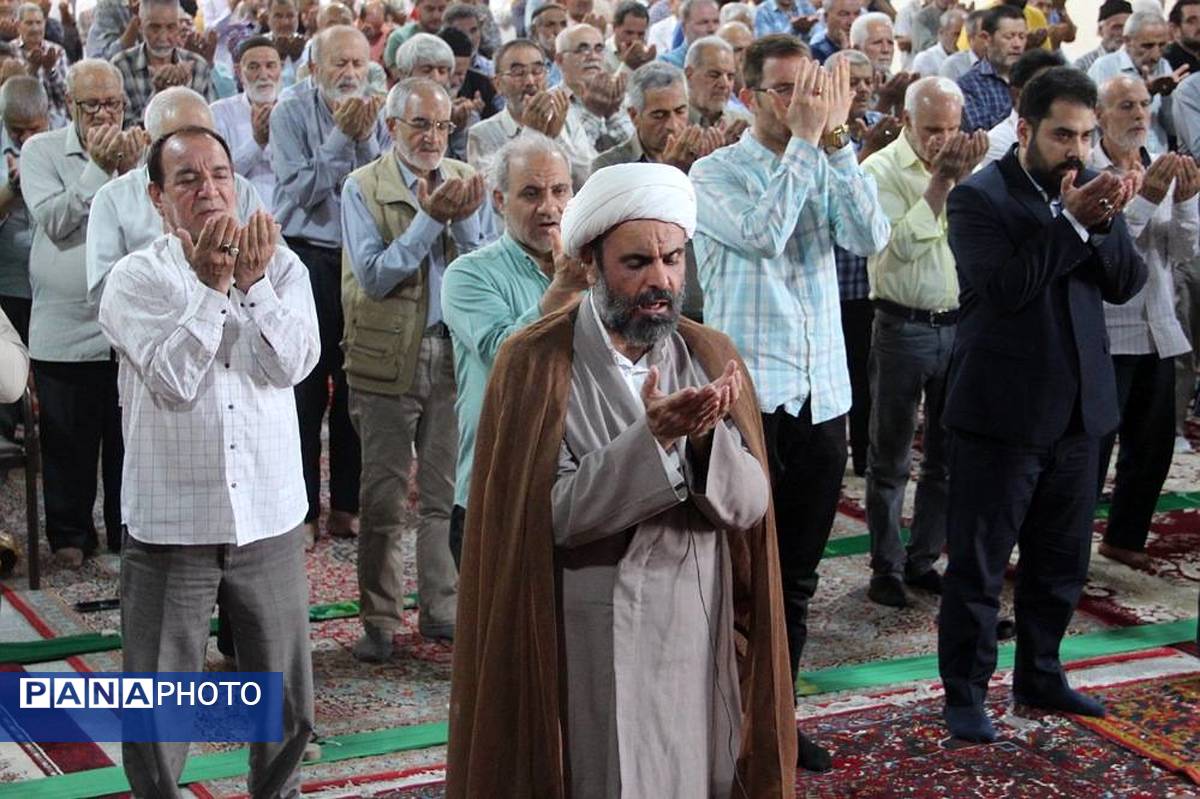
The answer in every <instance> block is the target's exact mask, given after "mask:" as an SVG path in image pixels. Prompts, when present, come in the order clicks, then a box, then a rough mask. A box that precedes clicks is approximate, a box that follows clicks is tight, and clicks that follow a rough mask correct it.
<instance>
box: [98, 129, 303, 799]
mask: <svg viewBox="0 0 1200 799" xmlns="http://www.w3.org/2000/svg"><path fill="white" fill-rule="evenodd" d="M148 171H149V175H150V186H149V191H150V198H151V200H152V201H153V202H154V205H155V207H156V208H157V210H158V211H159V213H160V214H161V215H162V218H163V220H164V227H165V228H166V229H167V230H169V231H171V232H169V233H166V234H164V235H163V236H161V237H159V238H158V239H156V240H155V241H154V242H152V243H151V244H150V245H148V246H147V247H146V248H144V249H142V250H138V251H137V252H134V253H132V254H130V255H127V256H126V257H124V258H122V259H121V260H120V261H118V262H117V264H116V266H114V267H113V270H112V272H111V273H110V274H109V277H108V280H107V283H106V285H105V289H104V294H103V297H102V298H101V301H100V326H101V328H102V329H103V331H104V334H105V335H106V336H107V337H108V339H109V341H111V343H112V346H113V347H114V348H115V349H116V350H117V351H118V353H119V354H120V362H121V366H120V369H121V380H120V385H121V390H122V396H121V402H122V407H123V412H124V418H123V432H124V435H125V442H126V458H125V472H124V477H125V480H126V481H127V482H126V486H127V489H126V491H125V492H124V496H123V500H124V501H123V504H122V509H121V510H122V518H123V520H124V522H125V525H126V528H127V529H126V535H125V541H124V549H123V557H122V563H121V634H122V637H123V640H124V642H125V649H124V657H125V661H124V666H125V669H126V670H127V671H147V672H149V671H201V670H203V668H204V653H205V649H206V646H207V641H208V629H209V619H210V617H211V615H212V610H213V605H214V603H215V602H217V601H218V600H219V601H220V603H221V606H222V608H224V609H225V610H227V611H228V613H229V618H230V621H231V622H232V626H233V641H234V647H235V649H236V652H237V664H238V668H239V669H240V670H242V671H263V672H282V674H283V685H284V704H283V737H282V740H281V741H279V742H275V743H255V744H252V745H251V750H250V779H249V788H250V793H251V795H253V796H256V797H267V796H270V797H275V796H291V795H294V794H295V793H296V792H297V791H298V789H299V773H298V767H299V764H300V760H301V757H302V755H303V752H304V748H305V745H306V744H307V743H308V740H309V736H310V734H311V731H312V724H313V700H312V662H311V659H310V653H309V642H308V581H307V579H306V577H305V570H304V549H303V543H304V542H303V534H302V531H301V525H302V523H303V521H304V515H305V512H306V510H307V507H308V503H307V499H306V494H305V487H304V477H303V473H302V470H301V465H300V436H299V427H298V425H297V421H296V401H295V396H294V394H293V391H292V388H293V386H295V385H296V384H297V383H299V382H300V381H301V380H302V379H303V378H304V376H305V375H307V374H308V373H309V372H310V371H311V370H312V368H313V366H314V365H315V364H316V362H317V359H318V357H319V355H320V337H319V335H318V329H317V317H316V309H315V307H314V305H313V298H312V291H311V288H310V286H309V280H308V274H307V272H306V270H305V268H304V265H303V264H302V263H301V262H300V260H299V259H298V258H297V257H296V256H295V255H294V254H293V253H292V252H291V251H290V250H288V249H287V248H285V247H282V246H278V245H277V242H278V241H279V226H278V225H276V224H275V222H274V220H272V219H271V217H270V216H269V215H267V214H266V212H264V211H259V212H257V213H255V214H254V215H253V216H252V217H251V218H250V219H249V221H248V222H247V223H246V225H245V226H244V227H243V226H241V224H240V222H239V221H238V219H237V218H236V217H235V216H234V213H235V210H234V209H235V208H236V200H235V191H234V178H233V175H234V172H233V164H232V159H231V158H230V155H229V148H228V146H227V145H226V144H225V142H224V141H223V140H222V139H221V138H220V137H219V136H218V135H217V134H216V133H214V132H212V131H211V130H208V129H207V128H199V127H185V128H181V129H179V130H177V131H175V132H174V133H171V134H169V135H167V136H164V137H162V138H161V139H159V140H158V141H157V142H156V143H155V144H154V146H153V147H152V148H151V152H150V157H149V161H148ZM122 755H123V762H124V766H125V772H126V775H127V776H128V778H129V783H130V785H131V786H132V788H133V791H134V794H135V795H137V796H178V795H179V789H178V788H177V787H176V785H177V783H178V780H179V776H180V773H181V771H182V770H183V764H184V760H185V759H186V756H187V744H186V743H126V744H124V746H123V747H122Z"/></svg>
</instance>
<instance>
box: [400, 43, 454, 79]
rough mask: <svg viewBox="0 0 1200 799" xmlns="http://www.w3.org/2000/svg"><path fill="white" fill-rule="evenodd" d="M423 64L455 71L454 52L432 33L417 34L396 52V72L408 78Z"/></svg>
mask: <svg viewBox="0 0 1200 799" xmlns="http://www.w3.org/2000/svg"><path fill="white" fill-rule="evenodd" d="M421 64H440V65H442V66H444V67H446V69H449V70H453V69H454V51H453V50H451V49H450V45H448V44H446V43H445V42H444V41H443V40H442V39H440V38H438V37H437V36H434V35H433V34H432V33H418V34H415V35H414V36H413V37H412V38H411V39H409V40H408V41H407V42H405V43H404V44H402V45H400V49H398V50H396V71H397V72H399V73H400V74H401V75H404V76H408V75H411V74H412V73H413V70H414V69H416V68H417V67H419V66H420V65H421Z"/></svg>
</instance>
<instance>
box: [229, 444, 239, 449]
mask: <svg viewBox="0 0 1200 799" xmlns="http://www.w3.org/2000/svg"><path fill="white" fill-rule="evenodd" d="M229 448H230V449H237V444H230V445H229Z"/></svg>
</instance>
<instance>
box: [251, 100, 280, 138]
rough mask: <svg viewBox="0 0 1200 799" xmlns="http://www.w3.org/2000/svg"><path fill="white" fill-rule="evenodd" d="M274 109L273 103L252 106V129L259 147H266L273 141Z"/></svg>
mask: <svg viewBox="0 0 1200 799" xmlns="http://www.w3.org/2000/svg"><path fill="white" fill-rule="evenodd" d="M274 107H275V106H274V105H273V104H272V103H259V104H257V105H252V106H250V129H251V130H252V131H253V133H254V141H255V143H257V144H258V146H259V147H266V146H267V143H268V142H269V141H270V140H271V109H273V108H274Z"/></svg>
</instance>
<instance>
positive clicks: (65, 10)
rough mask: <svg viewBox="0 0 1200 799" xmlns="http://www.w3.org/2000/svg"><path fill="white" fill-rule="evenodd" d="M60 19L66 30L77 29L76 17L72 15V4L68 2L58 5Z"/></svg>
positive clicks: (64, 1)
mask: <svg viewBox="0 0 1200 799" xmlns="http://www.w3.org/2000/svg"><path fill="white" fill-rule="evenodd" d="M58 17H59V20H60V21H61V22H62V26H63V27H64V28H74V27H75V15H74V14H73V13H71V4H70V3H68V2H66V0H63V2H61V3H59V4H58Z"/></svg>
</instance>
